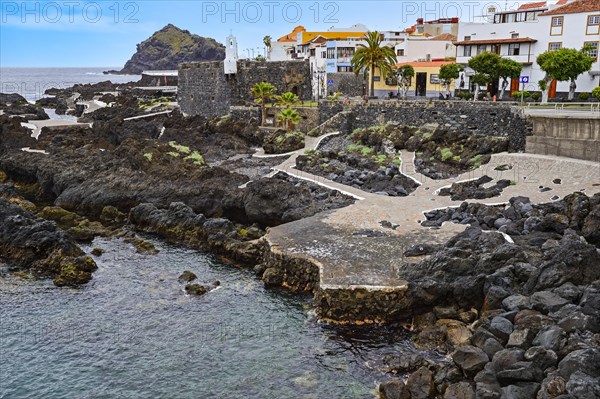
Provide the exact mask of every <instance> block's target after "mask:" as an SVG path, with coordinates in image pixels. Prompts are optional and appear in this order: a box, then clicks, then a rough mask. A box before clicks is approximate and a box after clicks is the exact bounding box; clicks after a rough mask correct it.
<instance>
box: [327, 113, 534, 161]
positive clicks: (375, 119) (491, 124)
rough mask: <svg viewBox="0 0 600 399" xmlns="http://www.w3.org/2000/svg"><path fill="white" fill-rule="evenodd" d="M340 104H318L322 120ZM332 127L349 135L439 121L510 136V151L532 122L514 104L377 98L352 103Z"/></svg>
mask: <svg viewBox="0 0 600 399" xmlns="http://www.w3.org/2000/svg"><path fill="white" fill-rule="evenodd" d="M342 108H343V107H342V105H340V104H336V103H332V102H323V103H322V104H320V109H321V120H322V121H324V120H327V119H330V118H331V117H333V116H334V115H335V114H336V113H339V112H341V110H342ZM342 122H343V123H340V126H336V127H331V129H332V130H340V131H342V132H343V133H346V134H350V133H351V132H352V131H353V130H354V129H357V128H367V127H370V126H374V125H382V124H385V123H388V122H396V123H400V124H402V125H414V126H421V125H423V124H426V123H438V124H440V126H442V127H445V128H446V129H448V130H451V131H462V132H472V133H474V134H485V135H491V136H500V137H509V141H510V147H511V149H512V150H523V149H525V136H526V135H527V134H529V133H530V132H531V130H532V126H531V122H530V121H529V120H528V119H527V118H526V117H524V116H523V115H522V114H521V113H520V111H519V110H518V109H517V108H516V107H512V106H510V105H507V104H500V103H484V102H467V101H378V102H371V103H369V104H367V105H364V104H356V103H354V104H352V106H351V107H350V114H349V116H348V118H347V119H346V120H344V121H342Z"/></svg>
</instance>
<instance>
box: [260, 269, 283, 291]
mask: <svg viewBox="0 0 600 399" xmlns="http://www.w3.org/2000/svg"><path fill="white" fill-rule="evenodd" d="M262 281H263V282H264V283H265V285H266V286H267V287H280V286H281V284H282V283H283V276H282V275H281V273H279V271H278V270H277V269H276V268H273V267H270V268H268V269H266V270H265V271H264V273H263V276H262Z"/></svg>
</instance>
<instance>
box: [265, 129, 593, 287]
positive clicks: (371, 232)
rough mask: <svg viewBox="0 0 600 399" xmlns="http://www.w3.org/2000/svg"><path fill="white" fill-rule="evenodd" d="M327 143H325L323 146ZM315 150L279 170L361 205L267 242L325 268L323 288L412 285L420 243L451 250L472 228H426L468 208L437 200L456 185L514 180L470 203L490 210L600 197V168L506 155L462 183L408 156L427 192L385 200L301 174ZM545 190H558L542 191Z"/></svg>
mask: <svg viewBox="0 0 600 399" xmlns="http://www.w3.org/2000/svg"><path fill="white" fill-rule="evenodd" d="M322 138H324V137H321V138H317V142H320V140H322ZM315 148H317V143H315V142H310V143H309V142H308V141H307V145H306V147H305V149H303V150H300V151H297V152H295V153H294V154H293V155H291V156H290V158H288V159H287V160H286V161H285V162H283V163H282V164H280V165H278V166H277V167H275V168H274V170H275V171H276V172H285V173H288V174H290V175H292V176H295V177H297V178H300V179H303V180H307V181H311V182H313V183H316V184H319V185H322V186H325V187H328V188H330V189H333V190H337V191H340V192H342V193H345V194H347V195H350V196H352V197H354V198H357V199H359V201H356V202H355V203H354V204H353V205H351V206H348V207H345V208H342V209H338V210H335V211H330V212H325V213H320V214H317V215H315V216H312V217H310V218H307V219H302V220H299V221H296V222H292V223H287V224H284V225H280V226H277V227H273V228H271V229H270V231H269V233H268V234H267V236H266V238H267V240H268V241H269V243H270V245H271V246H272V248H275V249H277V250H278V251H279V252H281V253H283V254H288V255H291V256H297V257H303V258H308V259H310V260H312V261H313V262H314V263H315V264H317V265H318V266H319V268H320V288H321V289H340V288H352V289H354V288H357V287H360V288H366V289H368V290H390V289H404V288H405V287H406V282H405V281H404V280H403V279H402V276H401V275H399V274H398V270H399V267H400V266H401V265H405V264H407V263H408V264H410V263H414V262H416V261H418V260H420V259H418V258H406V257H405V256H404V252H405V251H406V250H408V249H409V248H410V247H411V246H413V245H417V244H423V243H427V244H433V243H438V244H441V243H445V242H446V241H447V240H448V239H449V238H450V237H452V236H453V235H455V234H457V233H459V232H461V231H463V230H464V229H465V228H466V226H464V225H456V224H452V223H445V224H444V225H443V226H442V227H441V228H439V229H432V228H425V227H422V226H421V225H420V222H421V221H423V220H425V216H424V213H425V212H427V211H429V210H433V209H441V208H447V207H458V206H459V205H460V204H461V202H462V201H452V200H451V199H450V197H446V196H444V197H442V196H439V195H437V193H438V192H439V190H440V189H441V188H443V187H447V186H450V185H451V184H452V183H454V182H461V181H467V180H473V179H477V178H479V177H481V176H484V175H487V176H490V177H491V178H493V179H494V180H499V179H508V180H511V182H512V185H511V186H509V187H507V188H506V189H504V191H503V192H502V194H501V195H500V196H499V197H494V198H488V199H483V200H469V202H479V203H484V204H488V205H495V204H503V203H508V200H509V199H510V198H511V197H514V196H526V197H529V198H530V199H531V201H532V202H533V203H545V202H552V201H553V200H555V199H556V198H563V197H564V196H566V195H568V194H571V193H573V192H574V191H583V192H585V193H587V194H588V195H593V194H595V193H598V192H600V164H599V163H595V162H589V161H580V160H574V159H569V158H558V157H549V156H543V155H532V154H521V153H515V154H509V153H501V154H495V155H493V156H492V158H491V161H490V162H489V163H488V164H486V165H483V166H481V167H480V168H479V169H476V170H474V171H471V172H468V173H464V174H462V175H460V176H458V177H457V178H454V179H447V180H433V179H430V178H428V177H426V176H424V175H422V174H420V173H419V172H417V171H416V170H415V168H414V163H413V161H414V153H411V152H408V151H401V153H400V156H401V160H402V164H401V172H402V173H404V174H405V175H407V176H409V177H411V178H413V179H414V180H416V181H417V182H419V184H420V186H419V187H418V188H417V189H416V190H415V191H414V192H413V193H411V194H410V195H408V196H407V197H388V196H381V195H376V194H372V193H367V192H364V191H362V190H358V189H356V188H353V187H349V186H345V185H343V184H339V183H336V182H333V181H330V180H328V179H325V178H323V177H321V176H315V175H312V174H309V173H306V172H302V171H300V170H297V169H296V168H295V165H296V158H297V157H298V154H301V153H303V152H304V151H305V150H308V149H315ZM557 179H559V180H557ZM557 182H560V183H557ZM545 187H547V188H550V189H551V191H542V190H541V188H545ZM382 222H383V223H382ZM386 226H387V227H386ZM390 226H391V227H390Z"/></svg>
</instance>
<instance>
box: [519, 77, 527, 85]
mask: <svg viewBox="0 0 600 399" xmlns="http://www.w3.org/2000/svg"><path fill="white" fill-rule="evenodd" d="M519 83H529V76H521V77H520V78H519Z"/></svg>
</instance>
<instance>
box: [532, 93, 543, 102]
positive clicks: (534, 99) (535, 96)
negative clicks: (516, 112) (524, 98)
mask: <svg viewBox="0 0 600 399" xmlns="http://www.w3.org/2000/svg"><path fill="white" fill-rule="evenodd" d="M531 98H532V99H533V101H536V102H537V101H540V98H542V94H541V93H540V92H539V91H534V92H533V93H531Z"/></svg>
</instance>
